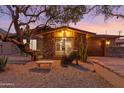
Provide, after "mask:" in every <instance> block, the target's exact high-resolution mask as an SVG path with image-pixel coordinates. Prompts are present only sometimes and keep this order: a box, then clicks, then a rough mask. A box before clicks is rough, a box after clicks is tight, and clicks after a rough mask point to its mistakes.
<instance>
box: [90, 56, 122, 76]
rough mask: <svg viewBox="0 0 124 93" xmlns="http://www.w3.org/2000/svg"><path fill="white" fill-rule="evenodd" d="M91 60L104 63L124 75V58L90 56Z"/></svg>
mask: <svg viewBox="0 0 124 93" xmlns="http://www.w3.org/2000/svg"><path fill="white" fill-rule="evenodd" d="M89 60H92V61H93V60H95V61H96V62H98V63H99V64H101V65H104V66H105V67H107V68H109V69H111V70H113V71H114V72H116V73H119V74H120V75H121V76H124V58H116V57H90V58H89Z"/></svg>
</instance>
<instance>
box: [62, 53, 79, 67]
mask: <svg viewBox="0 0 124 93" xmlns="http://www.w3.org/2000/svg"><path fill="white" fill-rule="evenodd" d="M76 59H79V55H78V52H77V51H72V52H71V53H70V54H69V55H68V56H66V55H64V56H62V59H61V65H62V66H67V65H69V64H71V63H72V62H73V61H74V60H76Z"/></svg>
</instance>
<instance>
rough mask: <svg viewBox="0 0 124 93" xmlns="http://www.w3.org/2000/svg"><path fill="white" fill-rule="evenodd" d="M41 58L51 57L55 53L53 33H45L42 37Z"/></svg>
mask: <svg viewBox="0 0 124 93" xmlns="http://www.w3.org/2000/svg"><path fill="white" fill-rule="evenodd" d="M42 53H43V58H47V59H52V58H54V55H55V39H54V35H53V33H49V34H45V35H44V38H43V51H42Z"/></svg>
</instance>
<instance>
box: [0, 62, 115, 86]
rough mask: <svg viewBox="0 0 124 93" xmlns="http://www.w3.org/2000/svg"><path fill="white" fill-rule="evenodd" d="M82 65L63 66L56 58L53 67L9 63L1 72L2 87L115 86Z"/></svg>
mask: <svg viewBox="0 0 124 93" xmlns="http://www.w3.org/2000/svg"><path fill="white" fill-rule="evenodd" d="M79 64H80V66H69V67H66V68H63V67H61V66H60V62H59V60H55V61H54V63H53V65H52V69H51V70H49V69H47V65H42V66H41V68H37V65H36V64H35V62H28V63H26V64H14V63H12V64H8V65H7V68H6V71H4V72H0V87H19V88H20V87H21V88H25V87H28V88H30V87H34V88H35V87H36V88H46V87H47V88H66V87H67V88H85V87H88V88H94V87H96V88H99V87H102V88H104V87H113V86H112V85H111V84H109V83H108V82H107V81H106V80H104V79H103V78H101V77H100V76H99V75H98V74H96V73H95V72H91V71H89V70H88V69H86V68H84V67H83V66H82V64H81V63H79Z"/></svg>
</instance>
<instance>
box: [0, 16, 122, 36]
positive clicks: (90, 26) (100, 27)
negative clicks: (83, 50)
mask: <svg viewBox="0 0 124 93" xmlns="http://www.w3.org/2000/svg"><path fill="white" fill-rule="evenodd" d="M9 24H10V18H9V17H7V16H0V28H2V29H4V30H7V29H8V26H9ZM70 26H72V27H75V28H79V29H82V30H87V31H90V32H95V33H97V34H106V33H107V34H113V35H118V34H119V31H122V33H121V35H124V19H121V18H119V19H116V18H110V19H108V20H106V21H104V16H103V15H99V16H96V17H93V16H89V15H85V17H84V19H82V20H81V21H80V22H78V23H77V24H76V25H74V24H70ZM11 32H14V28H12V29H11Z"/></svg>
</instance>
